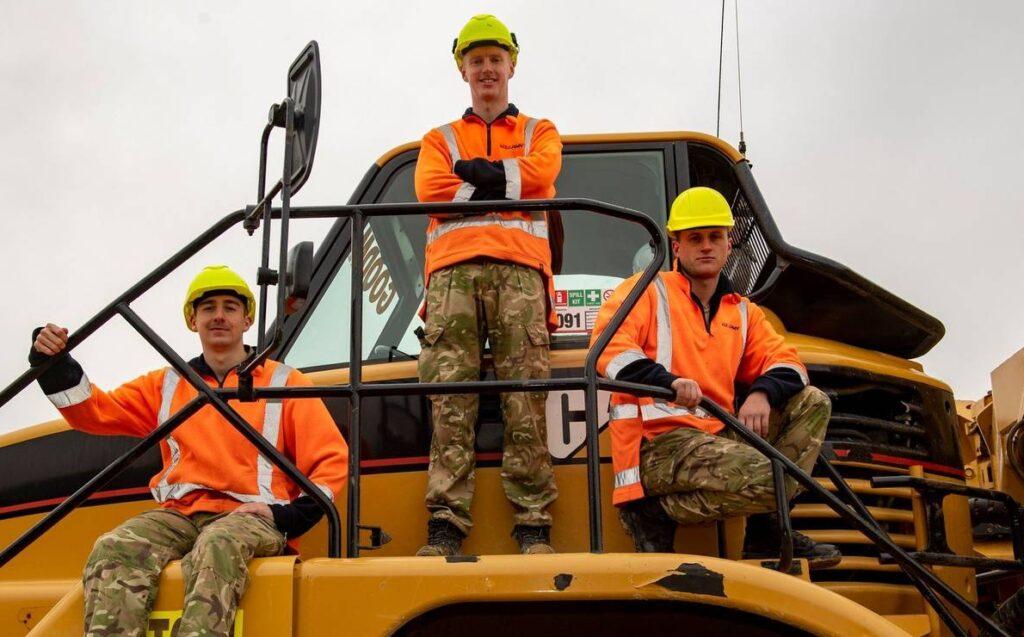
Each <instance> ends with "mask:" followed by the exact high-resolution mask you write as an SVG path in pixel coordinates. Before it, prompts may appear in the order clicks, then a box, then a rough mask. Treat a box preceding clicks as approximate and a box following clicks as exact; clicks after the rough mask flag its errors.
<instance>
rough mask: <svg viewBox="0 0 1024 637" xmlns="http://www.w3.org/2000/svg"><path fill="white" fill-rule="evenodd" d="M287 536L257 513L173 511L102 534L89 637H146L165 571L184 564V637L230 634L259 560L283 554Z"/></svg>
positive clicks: (92, 558)
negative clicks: (254, 560)
mask: <svg viewBox="0 0 1024 637" xmlns="http://www.w3.org/2000/svg"><path fill="white" fill-rule="evenodd" d="M284 544H285V538H284V536H283V535H282V534H281V532H280V531H278V530H277V529H276V528H275V527H274V524H273V522H270V521H268V520H266V519H264V518H262V517H260V516H258V515H252V514H245V513H242V514H236V515H227V514H213V513H198V514H196V515H193V516H191V517H187V516H185V515H182V514H181V513H178V512H177V511H173V510H170V509H153V510H151V511H146V512H145V513H141V514H139V515H137V516H135V517H133V518H131V519H129V520H126V521H125V522H124V523H123V524H121V526H119V527H117V528H116V529H114V530H113V531H110V532H109V533H106V534H104V535H101V536H100V537H99V539H98V540H96V545H95V546H94V547H93V549H92V553H91V554H90V555H89V560H88V562H87V563H86V565H85V572H84V573H83V575H82V584H83V586H84V588H85V635H86V637H108V636H112V635H118V636H124V637H145V635H146V625H147V623H148V618H149V614H150V612H151V611H152V610H153V603H154V602H155V601H156V591H157V585H158V584H159V582H160V573H161V571H163V568H164V566H165V565H166V564H167V563H168V562H170V561H171V560H177V559H181V571H182V575H183V576H184V579H185V604H184V607H183V614H182V617H181V623H180V624H179V625H178V631H177V632H176V633H175V634H176V635H177V637H195V636H198V635H223V636H225V637H227V635H229V634H230V632H231V628H232V625H233V624H234V621H235V611H236V610H237V608H238V602H239V600H240V599H241V598H242V593H244V592H245V589H246V588H247V587H248V585H249V571H248V563H249V560H251V559H252V558H254V557H268V556H271V555H279V554H280V553H281V551H282V550H283V549H284Z"/></svg>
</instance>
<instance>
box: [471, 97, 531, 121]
mask: <svg viewBox="0 0 1024 637" xmlns="http://www.w3.org/2000/svg"><path fill="white" fill-rule="evenodd" d="M518 115H519V109H518V108H516V105H515V104H513V103H511V102H509V105H508V108H506V109H505V110H504V111H502V112H501V113H498V116H497V117H495V118H494V122H497V121H499V120H502V119H505V118H506V117H509V118H512V117H516V116H518ZM472 118H476V119H478V120H480V121H481V122H483V121H484V119H483V118H482V117H480V116H479V115H477V114H476V113H474V112H473V107H472V106H470V107H469V108H467V109H466V111H465V112H464V113H463V114H462V119H472ZM494 122H491V124H494ZM484 123H485V124H486V123H487V122H484Z"/></svg>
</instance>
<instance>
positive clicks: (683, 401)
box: [672, 378, 704, 409]
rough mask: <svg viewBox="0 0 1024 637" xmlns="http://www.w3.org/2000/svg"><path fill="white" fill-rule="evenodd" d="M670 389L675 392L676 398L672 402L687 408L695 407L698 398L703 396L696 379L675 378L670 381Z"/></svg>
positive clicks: (698, 402) (698, 401)
mask: <svg viewBox="0 0 1024 637" xmlns="http://www.w3.org/2000/svg"><path fill="white" fill-rule="evenodd" d="M672 389H673V390H674V391H675V392H676V398H675V400H674V401H673V402H674V403H676V404H677V405H682V406H683V407H686V408H688V409H693V408H695V407H696V406H697V405H699V404H700V399H701V398H703V397H704V395H703V394H702V393H701V391H700V385H698V384H697V381H695V380H690V379H689V378H677V379H675V380H674V381H672Z"/></svg>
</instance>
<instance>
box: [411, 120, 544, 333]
mask: <svg viewBox="0 0 1024 637" xmlns="http://www.w3.org/2000/svg"><path fill="white" fill-rule="evenodd" d="M479 157H482V158H486V159H488V160H489V161H500V162H501V163H502V166H503V168H504V171H505V192H504V197H505V199H549V198H552V197H554V196H555V179H556V178H557V177H558V172H559V170H560V169H561V166H562V141H561V138H560V137H559V135H558V131H557V130H556V129H555V126H554V124H552V123H551V122H549V121H548V120H545V119H534V118H532V117H527V116H525V115H523V114H521V113H519V112H518V111H517V110H515V109H514V107H510V109H509V110H508V111H506V113H505V114H503V115H501V116H499V117H498V118H497V119H495V120H494V121H493V122H492V123H491V125H490V126H488V125H487V124H486V123H485V122H484V121H483V120H482V119H480V118H479V117H478V116H476V115H474V114H471V113H467V115H466V116H465V117H463V118H462V119H460V120H458V121H455V122H452V123H450V124H445V125H444V126H441V127H439V128H435V129H433V130H431V131H430V132H429V133H427V134H426V135H425V136H424V137H423V142H422V145H421V146H420V154H419V160H418V161H417V164H416V196H417V198H418V199H419V200H420V201H424V202H426V201H435V202H436V201H469V200H470V198H471V197H472V196H473V193H474V192H475V191H476V187H475V186H473V184H470V183H468V182H465V181H462V179H461V178H460V177H459V176H458V175H456V174H455V173H454V166H455V162H456V161H458V160H460V159H463V160H471V159H474V158H479ZM481 258H485V259H486V258H490V259H493V260H496V261H509V262H512V263H518V264H520V265H524V266H527V267H530V268H534V269H536V270H539V271H540V272H541V275H542V276H543V277H544V279H545V282H546V285H547V287H548V292H549V304H548V305H549V315H548V325H549V329H551V330H554V329H555V328H556V327H557V325H558V323H557V317H556V315H555V313H554V308H553V306H554V302H553V299H554V281H553V278H552V273H551V248H550V245H549V243H548V223H547V213H545V212H533V213H528V212H492V213H487V214H483V215H474V216H466V217H459V218H450V217H447V216H446V215H431V219H430V223H429V225H428V226H427V247H426V262H425V268H424V270H425V272H424V275H425V278H424V281H425V282H426V284H427V285H428V286H429V285H430V275H431V273H433V272H435V271H436V270H440V269H441V268H445V267H448V266H451V265H455V264H457V263H463V262H465V261H473V260H477V259H481Z"/></svg>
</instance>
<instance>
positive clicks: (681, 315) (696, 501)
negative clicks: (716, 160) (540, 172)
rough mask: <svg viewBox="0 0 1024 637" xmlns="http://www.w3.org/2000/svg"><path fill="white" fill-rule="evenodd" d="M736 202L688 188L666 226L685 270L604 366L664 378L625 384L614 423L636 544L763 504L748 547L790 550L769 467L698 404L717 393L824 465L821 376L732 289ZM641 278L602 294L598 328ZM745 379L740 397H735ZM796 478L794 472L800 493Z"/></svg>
mask: <svg viewBox="0 0 1024 637" xmlns="http://www.w3.org/2000/svg"><path fill="white" fill-rule="evenodd" d="M733 225H734V221H733V216H732V210H731V209H730V207H729V203H728V202H727V201H726V200H725V198H724V197H723V196H722V195H721V194H720V193H718V192H717V191H715V190H713V189H711V188H704V187H696V188H690V189H688V190H686V191H685V192H683V193H682V194H680V195H679V197H678V198H677V199H676V200H675V202H674V203H673V204H672V209H671V212H670V214H669V219H668V225H667V229H668V232H669V238H670V240H671V244H672V255H673V267H672V271H670V272H661V273H659V275H658V277H657V278H656V279H655V280H654V282H653V283H652V284H651V285H650V286H649V287H648V288H647V290H646V291H645V293H644V295H643V296H641V298H640V300H639V301H638V302H637V304H636V306H635V307H634V309H633V311H632V312H630V314H629V316H628V317H627V318H626V320H625V322H624V323H623V324H622V326H621V327H620V328H619V330H618V331H617V332H616V333H615V335H614V336H613V337H612V340H611V342H610V343H609V345H608V347H607V348H606V349H605V351H604V352H603V353H602V355H601V358H600V360H599V361H598V364H597V369H598V372H599V373H600V374H602V375H604V376H605V377H607V378H611V379H616V380H623V381H629V382H636V383H643V384H647V385H657V386H661V387H665V388H667V389H671V390H673V391H674V392H675V393H676V397H675V400H674V401H672V402H667V401H663V400H656V399H652V398H646V397H636V396H633V395H630V394H618V393H616V394H613V395H612V399H611V407H610V421H609V428H610V430H611V437H612V464H613V468H614V472H615V489H614V492H613V502H614V504H616V505H617V506H619V507H620V509H619V516H620V519H621V520H622V522H623V525H624V526H625V528H626V531H627V532H628V533H629V534H630V535H631V536H632V537H633V541H634V544H635V545H636V549H637V550H638V551H643V552H672V551H673V539H674V535H675V528H676V525H677V524H696V523H700V522H706V521H709V520H716V519H721V518H725V517H730V516H740V515H751V514H762V515H751V517H750V520H749V522H748V527H747V541H746V544H745V547H744V550H745V553H746V555H747V556H748V557H768V556H771V555H773V554H774V555H776V556H777V554H778V548H779V533H778V527H777V525H776V524H775V523H774V521H773V519H772V518H771V517H770V516H767V515H763V514H764V512H767V511H771V510H773V509H774V508H775V496H774V488H773V484H774V483H773V480H772V472H771V465H770V463H769V461H768V459H767V458H766V457H765V456H763V455H762V454H761V453H759V452H758V451H757V450H755V449H754V448H753V447H751V446H749V445H747V444H744V443H743V442H741V441H739V440H738V439H735V438H734V437H732V436H730V435H729V433H728V432H723V429H724V425H723V424H722V422H720V421H719V420H717V419H716V418H714V417H713V416H711V415H710V414H708V413H706V412H705V411H704V410H703V409H701V408H700V407H699V403H700V400H701V397H702V396H708V397H709V398H711V399H712V400H714V401H715V402H717V403H718V404H720V405H722V406H723V407H724V408H726V409H728V410H732V408H733V405H734V404H735V403H736V402H738V403H739V404H740V408H739V411H738V413H737V417H738V419H739V420H740V421H741V422H742V423H743V424H744V425H746V426H747V427H749V428H750V429H751V430H753V431H754V432H755V433H757V434H758V435H760V436H762V437H764V438H766V439H768V440H769V441H770V442H771V443H772V444H773V445H774V446H775V447H776V448H777V449H779V450H781V451H782V452H783V453H785V454H786V456H787V457H789V458H790V459H791V460H793V461H794V462H796V463H797V464H798V465H800V466H801V467H802V468H803V469H804V470H805V471H810V470H811V468H812V467H813V466H814V463H815V461H816V460H817V457H818V452H819V450H820V448H821V444H822V441H823V440H824V437H825V429H826V427H827V425H828V419H829V414H830V412H831V404H830V403H829V399H828V397H827V396H825V394H824V393H822V392H821V391H820V390H818V389H815V388H814V387H811V386H809V384H808V378H807V369H806V368H805V367H804V366H803V364H802V363H801V362H800V358H799V357H798V356H797V353H796V350H795V349H794V348H793V347H792V346H791V345H787V344H786V342H785V340H784V339H783V338H782V337H781V336H780V335H779V334H778V333H776V331H775V328H773V327H772V324H771V323H770V322H769V319H768V318H767V317H766V316H765V313H764V311H763V310H762V309H761V308H760V307H758V306H757V305H755V304H754V303H753V302H751V301H750V300H749V299H747V298H745V297H742V296H740V295H739V294H737V293H736V292H734V291H733V290H732V287H731V286H730V283H729V279H728V277H726V276H725V275H724V274H723V273H722V269H723V268H724V267H725V264H726V261H727V259H728V258H729V254H730V252H731V249H732V247H731V243H730V239H729V230H730V229H731V228H732V227H733ZM639 277H640V275H639V274H638V275H636V276H634V277H632V278H631V279H629V280H627V281H625V282H623V283H622V284H621V285H620V286H619V287H618V288H617V289H616V290H615V292H614V294H613V295H612V297H611V298H610V299H609V300H608V301H606V302H605V303H604V305H602V307H601V310H600V313H599V314H598V317H597V322H596V324H595V327H594V332H593V336H592V342H593V340H596V339H597V337H598V336H599V335H600V334H601V332H602V331H603V330H604V328H605V326H607V324H608V321H609V320H610V318H611V316H612V315H613V314H614V313H615V311H616V310H617V309H618V308H619V307H620V306H621V305H622V302H623V300H624V299H625V297H626V295H627V294H628V293H629V291H630V290H631V289H632V288H633V286H634V285H635V284H636V282H637V280H638V279H639ZM737 389H740V390H741V391H744V392H745V395H744V394H743V393H741V394H740V396H741V397H742V401H736V398H737ZM796 486H797V485H796V483H795V481H793V480H792V479H790V478H787V479H786V492H787V495H788V496H789V497H790V498H791V497H792V496H793V495H795V493H796ZM794 553H795V555H796V556H797V557H803V558H807V559H808V560H809V561H810V564H811V566H812V567H815V568H822V567H826V566H833V565H835V564H836V563H838V561H839V559H840V555H839V551H838V550H837V549H836V547H834V546H832V545H830V544H816V543H815V542H813V541H812V540H810V538H808V537H807V536H805V535H802V534H800V533H796V534H795V537H794Z"/></svg>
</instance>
